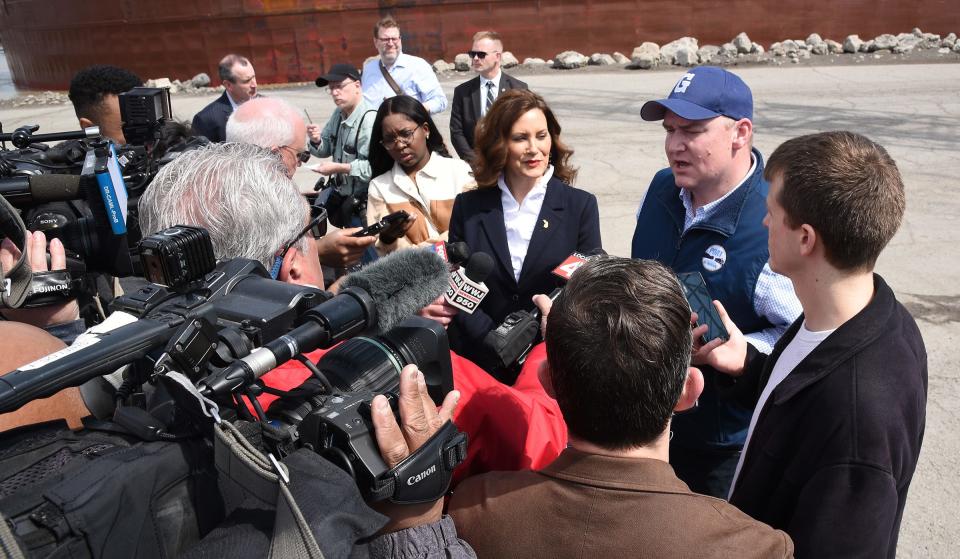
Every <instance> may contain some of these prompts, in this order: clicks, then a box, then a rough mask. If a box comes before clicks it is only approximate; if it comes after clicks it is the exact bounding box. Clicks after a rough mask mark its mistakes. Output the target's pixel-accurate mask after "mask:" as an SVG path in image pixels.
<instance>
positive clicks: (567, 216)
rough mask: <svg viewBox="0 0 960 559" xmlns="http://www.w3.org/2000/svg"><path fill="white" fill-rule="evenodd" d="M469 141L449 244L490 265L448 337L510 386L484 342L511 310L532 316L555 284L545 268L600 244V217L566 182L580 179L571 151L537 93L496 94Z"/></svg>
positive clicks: (592, 201)
mask: <svg viewBox="0 0 960 559" xmlns="http://www.w3.org/2000/svg"><path fill="white" fill-rule="evenodd" d="M475 145H476V149H475V154H476V156H475V159H474V160H473V170H474V178H475V179H476V180H477V185H478V188H477V190H473V191H470V192H464V193H462V194H460V195H458V196H457V198H456V201H455V202H454V205H453V213H452V215H451V218H450V241H451V242H455V241H463V242H466V243H467V245H468V246H469V247H470V250H471V251H472V252H485V253H487V254H489V255H490V256H492V257H493V260H494V263H495V266H494V268H493V271H492V272H491V273H490V275H489V276H488V277H487V279H486V280H485V283H486V285H487V287H489V288H490V292H489V293H488V294H487V296H486V297H485V298H484V299H483V302H482V303H481V304H480V308H479V309H478V310H476V311H474V313H473V314H467V313H464V312H460V313H459V314H458V315H457V316H456V317H455V318H454V319H453V322H452V323H451V325H450V327H449V329H448V333H449V335H450V344H451V348H452V349H453V350H454V351H456V352H457V353H459V354H460V355H462V356H464V357H466V358H468V359H470V360H472V361H474V362H475V363H477V364H478V365H480V366H482V367H484V368H485V369H487V370H488V371H490V372H491V373H493V374H494V375H495V376H497V378H499V379H500V380H501V381H503V382H506V383H508V384H509V383H512V382H513V380H514V379H515V378H516V372H515V371H503V370H496V367H495V365H494V361H493V359H492V357H493V353H492V352H491V351H490V350H489V348H487V347H485V346H484V344H483V340H484V338H485V337H486V335H487V333H488V332H490V331H491V330H493V329H494V328H496V327H497V326H499V325H500V324H501V323H502V322H503V320H504V318H506V316H507V315H508V314H510V313H511V312H514V311H517V310H532V309H533V308H534V305H533V301H532V298H533V296H534V295H536V294H537V293H550V292H551V291H552V290H553V289H554V288H555V287H557V286H558V285H559V281H560V280H559V278H558V277H557V276H555V275H553V274H552V271H553V269H554V268H556V267H557V266H558V265H559V264H560V263H561V262H563V261H564V260H565V259H566V258H567V257H568V256H570V254H571V253H573V252H590V251H594V250H597V249H600V248H601V244H600V216H599V212H598V209H597V199H596V197H594V195H593V194H590V193H589V192H585V191H583V190H579V189H576V188H573V187H571V186H569V183H571V182H573V180H574V178H575V177H576V174H577V171H576V169H575V168H573V167H571V166H570V157H571V156H572V155H573V150H571V149H569V148H568V147H567V146H565V145H564V144H563V142H562V141H561V140H560V124H559V123H558V122H557V119H556V117H555V116H554V114H553V111H551V110H550V108H549V107H548V106H547V104H546V103H545V102H544V100H543V98H542V97H540V96H539V95H537V94H535V93H533V92H531V91H526V90H512V91H507V92H505V93H502V94H501V95H500V96H499V97H498V98H497V101H496V102H495V103H494V104H493V106H492V107H491V108H490V111H489V112H488V113H487V115H486V116H485V117H484V118H483V119H482V120H481V121H480V123H479V124H478V125H477V131H476V142H475ZM538 208H539V210H538Z"/></svg>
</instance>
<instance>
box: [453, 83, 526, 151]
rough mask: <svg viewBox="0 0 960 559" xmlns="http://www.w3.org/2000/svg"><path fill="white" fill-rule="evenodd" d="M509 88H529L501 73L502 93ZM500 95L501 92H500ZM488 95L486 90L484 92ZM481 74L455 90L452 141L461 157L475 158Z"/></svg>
mask: <svg viewBox="0 0 960 559" xmlns="http://www.w3.org/2000/svg"><path fill="white" fill-rule="evenodd" d="M508 89H527V84H525V83H524V82H522V81H520V80H518V79H517V78H513V77H510V76H508V75H507V74H506V73H501V75H500V93H503V92H504V91H506V90H508ZM498 95H499V93H498ZM483 96H486V92H483ZM480 97H481V92H480V76H477V77H475V78H473V79H472V80H469V81H466V82H463V83H462V84H460V85H458V86H457V87H456V89H454V90H453V108H452V109H451V111H450V142H451V143H452V144H453V149H455V150H457V154H458V155H459V156H460V159H463V160H465V161H470V160H471V159H473V132H474V130H475V129H476V127H477V121H478V120H480V103H482V102H483V99H481V98H480Z"/></svg>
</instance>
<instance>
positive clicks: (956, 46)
mask: <svg viewBox="0 0 960 559" xmlns="http://www.w3.org/2000/svg"><path fill="white" fill-rule="evenodd" d="M953 52H960V41H957V42H956V43H954V44H953Z"/></svg>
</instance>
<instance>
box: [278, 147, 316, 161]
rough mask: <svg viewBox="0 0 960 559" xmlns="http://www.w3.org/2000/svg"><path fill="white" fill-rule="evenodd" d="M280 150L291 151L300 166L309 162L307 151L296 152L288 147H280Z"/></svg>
mask: <svg viewBox="0 0 960 559" xmlns="http://www.w3.org/2000/svg"><path fill="white" fill-rule="evenodd" d="M280 149H288V150H290V151H292V152H293V154H294V155H295V156H296V157H297V161H298V162H300V164H303V163H306V162H307V161H310V152H309V151H308V150H303V151H297V150H295V149H293V148H292V147H290V146H280Z"/></svg>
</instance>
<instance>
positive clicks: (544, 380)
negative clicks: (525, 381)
mask: <svg viewBox="0 0 960 559" xmlns="http://www.w3.org/2000/svg"><path fill="white" fill-rule="evenodd" d="M537 378H539V379H540V384H542V385H543V391H544V392H546V393H547V396H550V397H551V398H553V399H554V400H556V399H557V394H556V392H554V391H553V377H552V376H551V375H550V364H549V363H547V360H546V359H544V360H543V361H541V362H540V367H538V368H537Z"/></svg>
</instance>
